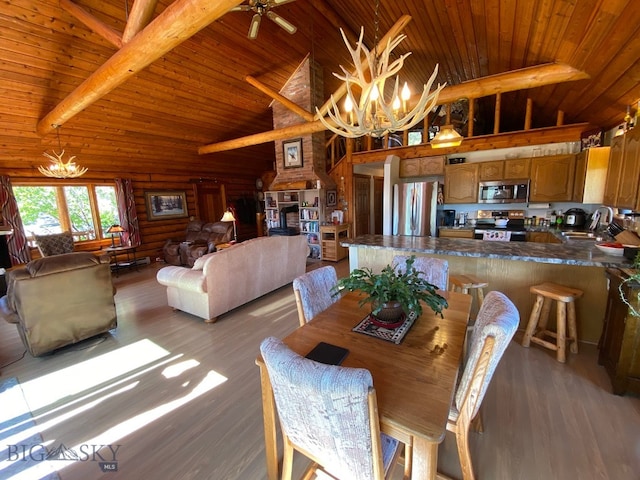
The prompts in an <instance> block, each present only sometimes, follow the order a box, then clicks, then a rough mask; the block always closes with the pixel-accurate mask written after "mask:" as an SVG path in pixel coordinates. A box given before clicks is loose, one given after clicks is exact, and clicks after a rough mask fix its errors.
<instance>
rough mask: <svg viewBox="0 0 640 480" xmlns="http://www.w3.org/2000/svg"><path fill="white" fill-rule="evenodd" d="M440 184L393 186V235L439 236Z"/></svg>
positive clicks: (399, 184)
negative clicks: (437, 224)
mask: <svg viewBox="0 0 640 480" xmlns="http://www.w3.org/2000/svg"><path fill="white" fill-rule="evenodd" d="M437 204H438V182H414V183H397V184H395V185H394V186H393V235H413V236H420V237H426V236H433V237H435V236H436V235H437V229H436V208H437Z"/></svg>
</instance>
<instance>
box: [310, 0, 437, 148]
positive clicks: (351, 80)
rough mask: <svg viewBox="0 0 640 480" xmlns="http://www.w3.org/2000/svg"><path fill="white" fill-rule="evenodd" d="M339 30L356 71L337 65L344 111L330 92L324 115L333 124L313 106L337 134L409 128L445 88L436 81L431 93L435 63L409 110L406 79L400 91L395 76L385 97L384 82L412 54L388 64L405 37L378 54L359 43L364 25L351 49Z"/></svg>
mask: <svg viewBox="0 0 640 480" xmlns="http://www.w3.org/2000/svg"><path fill="white" fill-rule="evenodd" d="M376 14H377V7H376ZM340 33H341V34H342V39H343V40H344V43H345V45H346V46H347V49H348V50H349V53H350V54H351V58H352V59H353V64H354V65H355V73H354V74H352V73H350V72H349V71H347V70H346V69H345V68H344V67H343V66H342V65H340V68H341V69H342V72H343V74H342V75H341V74H339V73H334V75H335V76H336V77H337V78H339V79H340V80H342V81H344V82H345V86H346V99H345V102H344V110H345V113H344V114H341V113H340V109H339V108H338V105H337V104H336V101H335V99H334V97H333V95H332V96H331V105H332V106H331V108H330V109H329V110H328V112H327V115H328V116H329V118H330V119H331V120H332V121H333V122H335V125H334V124H332V123H331V122H328V121H327V120H326V119H325V118H323V116H322V115H320V112H319V109H318V108H317V107H316V112H317V113H318V118H319V119H320V121H321V122H322V124H323V125H324V126H325V127H327V128H328V129H329V130H331V131H332V132H334V133H336V134H338V135H341V136H343V137H348V138H356V137H361V136H363V135H371V136H372V137H382V136H384V135H386V134H387V133H390V132H397V131H402V130H408V129H410V128H411V127H413V126H414V125H416V124H417V123H418V122H420V121H422V120H423V119H424V117H425V116H427V114H428V113H429V111H430V110H431V109H432V108H433V107H434V106H435V105H436V104H437V101H438V95H439V93H440V90H442V89H443V88H444V85H440V84H438V87H437V88H436V89H435V90H434V91H433V92H431V85H432V84H433V81H434V80H435V78H436V75H437V74H438V66H437V65H436V67H435V69H434V70H433V74H432V75H431V77H430V78H429V81H428V82H427V83H426V84H425V85H424V88H423V90H422V95H421V96H420V100H419V101H418V102H417V104H416V105H415V106H414V107H413V108H412V109H411V110H408V109H407V103H408V101H409V99H410V97H411V92H410V91H409V87H408V85H407V83H406V82H405V84H404V87H403V88H402V91H401V92H399V84H400V80H399V78H398V76H396V78H395V84H394V87H393V91H392V94H391V97H390V98H389V99H387V98H385V93H386V91H385V83H386V81H387V80H389V79H391V78H392V77H393V76H394V75H396V74H397V73H398V72H399V71H400V70H401V69H402V66H403V65H404V60H405V58H406V57H408V56H409V55H410V54H411V52H409V53H406V54H404V55H401V56H400V57H399V58H398V59H396V60H394V61H393V62H391V63H389V62H390V60H389V58H390V56H391V52H392V51H393V49H394V48H396V47H397V46H398V45H399V44H400V42H402V41H403V40H404V39H405V38H406V37H407V36H406V35H404V34H402V35H398V36H397V37H396V38H394V39H389V41H388V42H387V45H386V46H385V48H384V50H383V51H382V53H381V54H380V55H379V56H378V55H377V54H376V49H377V47H376V48H374V51H373V52H371V51H370V50H369V49H368V48H367V47H366V46H364V44H363V42H362V39H363V36H364V27H363V28H361V29H360V38H359V39H358V42H357V43H356V46H355V48H351V45H350V43H349V41H348V40H347V37H346V36H345V34H344V31H343V30H342V29H340ZM376 43H377V20H376ZM357 92H359V96H357Z"/></svg>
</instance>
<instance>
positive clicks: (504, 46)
mask: <svg viewBox="0 0 640 480" xmlns="http://www.w3.org/2000/svg"><path fill="white" fill-rule="evenodd" d="M515 17H516V2H501V3H500V17H499V22H500V24H499V25H500V26H499V28H498V38H499V40H498V45H499V48H498V52H497V55H498V65H499V68H500V71H501V72H508V71H509V70H513V69H514V68H521V67H522V65H518V66H516V67H514V66H512V65H511V49H512V48H513V33H514V30H515Z"/></svg>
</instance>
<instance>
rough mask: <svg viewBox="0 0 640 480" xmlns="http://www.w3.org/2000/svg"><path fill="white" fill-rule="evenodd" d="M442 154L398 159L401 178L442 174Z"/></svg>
mask: <svg viewBox="0 0 640 480" xmlns="http://www.w3.org/2000/svg"><path fill="white" fill-rule="evenodd" d="M444 159H445V157H444V156H438V157H422V158H406V159H402V160H400V172H399V176H400V177H401V178H407V177H432V176H440V175H444Z"/></svg>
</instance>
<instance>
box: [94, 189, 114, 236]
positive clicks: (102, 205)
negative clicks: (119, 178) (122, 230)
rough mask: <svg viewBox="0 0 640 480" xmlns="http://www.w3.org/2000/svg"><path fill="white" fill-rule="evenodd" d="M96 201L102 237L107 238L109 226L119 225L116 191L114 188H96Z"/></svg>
mask: <svg viewBox="0 0 640 480" xmlns="http://www.w3.org/2000/svg"><path fill="white" fill-rule="evenodd" d="M96 198H97V199H98V212H99V214H100V228H101V229H102V236H103V238H104V237H108V235H107V230H108V229H109V227H110V226H111V225H114V224H120V220H119V217H118V204H117V203H116V189H115V188H114V187H106V186H99V187H96Z"/></svg>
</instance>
